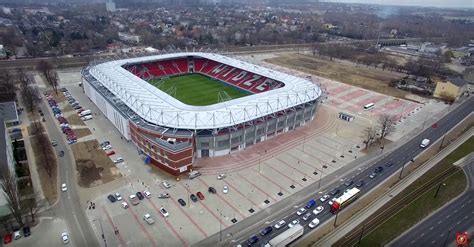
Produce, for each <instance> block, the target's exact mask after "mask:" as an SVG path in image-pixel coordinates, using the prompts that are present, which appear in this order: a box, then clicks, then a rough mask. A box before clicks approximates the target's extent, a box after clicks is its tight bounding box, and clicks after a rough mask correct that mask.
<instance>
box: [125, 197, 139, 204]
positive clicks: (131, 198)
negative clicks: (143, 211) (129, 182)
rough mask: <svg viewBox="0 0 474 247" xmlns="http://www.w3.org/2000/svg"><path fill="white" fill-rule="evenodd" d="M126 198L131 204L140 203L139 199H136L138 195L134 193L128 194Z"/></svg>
mask: <svg viewBox="0 0 474 247" xmlns="http://www.w3.org/2000/svg"><path fill="white" fill-rule="evenodd" d="M128 199H130V202H131V203H132V205H138V204H139V203H140V200H138V197H137V196H136V195H130V196H129V197H128Z"/></svg>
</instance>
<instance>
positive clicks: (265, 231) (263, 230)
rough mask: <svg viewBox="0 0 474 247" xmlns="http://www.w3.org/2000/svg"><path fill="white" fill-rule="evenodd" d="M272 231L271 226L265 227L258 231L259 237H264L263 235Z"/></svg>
mask: <svg viewBox="0 0 474 247" xmlns="http://www.w3.org/2000/svg"><path fill="white" fill-rule="evenodd" d="M272 231H273V228H272V227H271V226H267V227H265V228H263V229H262V230H260V235H262V236H265V235H268V234H270V233H271V232H272Z"/></svg>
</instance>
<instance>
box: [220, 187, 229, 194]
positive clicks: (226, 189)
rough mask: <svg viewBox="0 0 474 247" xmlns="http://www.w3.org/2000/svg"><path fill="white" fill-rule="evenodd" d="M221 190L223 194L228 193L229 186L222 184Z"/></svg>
mask: <svg viewBox="0 0 474 247" xmlns="http://www.w3.org/2000/svg"><path fill="white" fill-rule="evenodd" d="M222 192H223V193H224V194H227V193H229V187H227V185H224V187H223V188H222Z"/></svg>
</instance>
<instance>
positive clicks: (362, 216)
mask: <svg viewBox="0 0 474 247" xmlns="http://www.w3.org/2000/svg"><path fill="white" fill-rule="evenodd" d="M473 135H474V129H472V128H471V129H470V130H469V131H467V132H466V133H464V134H463V135H462V136H460V137H459V138H457V139H456V140H455V141H454V142H453V143H451V144H450V145H449V146H447V147H446V148H444V149H443V150H442V151H441V152H439V153H438V154H437V155H435V156H434V157H433V158H431V159H430V160H428V161H427V162H426V163H425V164H424V165H422V166H420V167H419V168H418V169H417V170H415V171H414V172H412V173H410V174H409V175H407V176H406V177H405V178H404V179H403V180H402V181H401V182H400V183H397V184H396V185H395V186H394V187H393V188H392V189H391V190H388V191H387V192H385V193H384V194H383V195H381V196H379V197H378V199H377V200H375V201H373V202H372V203H371V205H369V206H367V207H365V208H364V209H363V210H361V211H359V212H358V213H356V214H355V215H354V216H352V217H351V218H350V219H349V220H348V221H346V222H345V223H344V224H343V225H341V226H339V227H338V228H336V229H335V230H333V231H331V232H330V233H329V234H328V235H326V236H325V237H323V238H322V239H320V240H318V241H317V242H316V243H315V244H314V245H313V246H331V245H333V244H334V243H336V242H337V241H338V240H339V239H341V238H343V237H344V236H346V235H347V234H349V233H350V232H351V231H352V230H353V229H355V228H356V227H357V226H358V225H360V224H362V222H363V221H364V220H366V219H367V218H369V217H370V216H371V215H372V214H373V213H374V212H376V211H377V210H379V209H380V208H381V207H383V206H384V205H385V204H387V203H389V202H390V200H391V199H392V198H393V197H395V196H396V195H398V194H400V193H401V192H402V191H403V190H404V189H405V188H407V187H408V186H409V185H411V184H412V183H413V182H415V181H416V180H417V179H418V178H419V177H421V176H422V175H423V174H425V173H426V172H427V171H428V170H430V169H431V168H432V167H433V166H435V165H436V164H437V163H438V162H440V161H441V160H442V159H444V158H445V157H446V156H448V155H449V154H450V153H451V152H452V151H453V150H455V149H456V148H457V147H459V146H460V145H461V144H463V143H464V142H465V141H466V140H467V139H469V138H470V137H471V136H473ZM397 174H398V173H395V174H394V176H395V175H397Z"/></svg>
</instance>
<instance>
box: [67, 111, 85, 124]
mask: <svg viewBox="0 0 474 247" xmlns="http://www.w3.org/2000/svg"><path fill="white" fill-rule="evenodd" d="M66 119H67V121H68V122H69V124H72V125H86V124H85V123H84V122H83V121H82V120H81V118H80V117H79V116H78V115H76V114H72V115H71V116H69V117H67V118H66Z"/></svg>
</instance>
